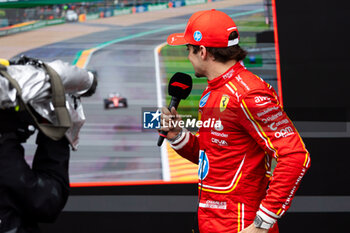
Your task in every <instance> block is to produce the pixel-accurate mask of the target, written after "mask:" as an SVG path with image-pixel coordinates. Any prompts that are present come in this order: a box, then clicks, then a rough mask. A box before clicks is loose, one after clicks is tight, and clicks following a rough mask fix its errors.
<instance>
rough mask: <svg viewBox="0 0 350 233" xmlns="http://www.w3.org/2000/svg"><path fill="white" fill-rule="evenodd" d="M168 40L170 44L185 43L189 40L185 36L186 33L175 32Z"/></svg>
mask: <svg viewBox="0 0 350 233" xmlns="http://www.w3.org/2000/svg"><path fill="white" fill-rule="evenodd" d="M167 42H168V44H169V45H185V44H188V42H187V41H186V40H185V38H184V33H174V34H171V35H170V36H168V39H167Z"/></svg>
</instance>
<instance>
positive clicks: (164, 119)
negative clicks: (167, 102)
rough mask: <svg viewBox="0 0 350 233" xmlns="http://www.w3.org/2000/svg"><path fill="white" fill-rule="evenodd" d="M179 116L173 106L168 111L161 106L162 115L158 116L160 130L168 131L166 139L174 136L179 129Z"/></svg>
mask: <svg viewBox="0 0 350 233" xmlns="http://www.w3.org/2000/svg"><path fill="white" fill-rule="evenodd" d="M181 120H182V119H181V117H180V116H179V114H178V113H177V111H176V110H175V108H174V107H172V108H171V111H169V109H168V108H166V107H163V108H162V115H161V117H160V125H161V128H160V130H163V131H166V132H168V135H167V139H169V140H171V139H173V138H175V137H176V136H177V135H178V134H179V133H180V131H181V127H180V126H179V121H181Z"/></svg>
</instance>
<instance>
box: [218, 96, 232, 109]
mask: <svg viewBox="0 0 350 233" xmlns="http://www.w3.org/2000/svg"><path fill="white" fill-rule="evenodd" d="M229 101H230V97H229V96H228V95H223V96H222V97H221V100H220V112H223V111H225V109H226V107H227V105H228V102H229Z"/></svg>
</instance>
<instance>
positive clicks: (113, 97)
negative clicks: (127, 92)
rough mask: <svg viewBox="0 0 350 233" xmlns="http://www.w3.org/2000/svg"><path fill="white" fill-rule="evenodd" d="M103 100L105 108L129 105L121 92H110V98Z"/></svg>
mask: <svg viewBox="0 0 350 233" xmlns="http://www.w3.org/2000/svg"><path fill="white" fill-rule="evenodd" d="M103 102H104V107H105V109H112V108H127V107H128V103H127V100H126V98H124V97H122V96H121V95H120V94H119V93H111V94H109V95H108V98H106V99H104V100H103Z"/></svg>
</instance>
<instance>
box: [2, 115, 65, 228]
mask: <svg viewBox="0 0 350 233" xmlns="http://www.w3.org/2000/svg"><path fill="white" fill-rule="evenodd" d="M3 114H4V113H3V112H1V111H0V115H2V116H4V115H3ZM0 118H1V117H0ZM13 119H14V118H13ZM13 119H12V120H13ZM4 124H5V123H4V121H0V232H1V233H2V232H11V233H12V232H16V233H24V232H40V230H39V228H38V224H37V223H38V222H52V221H54V220H55V219H56V217H57V216H58V214H59V213H60V212H61V210H62V209H63V207H64V205H65V203H66V201H67V198H68V194H69V177H68V162H69V153H70V150H69V146H68V141H67V140H66V139H65V138H63V139H61V140H59V141H53V140H51V139H49V138H48V137H46V136H45V135H43V134H42V133H40V132H39V133H38V136H37V140H36V143H37V149H36V152H35V156H34V160H33V165H32V168H30V166H29V165H28V164H27V163H26V161H25V159H24V149H23V147H22V145H21V141H23V135H22V134H21V130H18V129H17V130H13V129H11V127H8V125H4ZM6 124H8V123H6ZM6 128H7V129H6ZM9 128H10V130H9ZM5 129H6V130H5Z"/></svg>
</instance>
